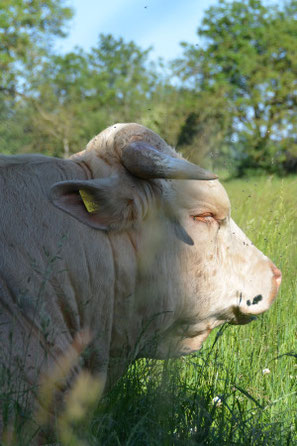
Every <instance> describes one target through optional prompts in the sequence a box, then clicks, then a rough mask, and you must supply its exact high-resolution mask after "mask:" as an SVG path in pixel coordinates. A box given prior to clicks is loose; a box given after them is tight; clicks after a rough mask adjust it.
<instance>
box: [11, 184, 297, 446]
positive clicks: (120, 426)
mask: <svg viewBox="0 0 297 446" xmlns="http://www.w3.org/2000/svg"><path fill="white" fill-rule="evenodd" d="M225 187H226V189H227V191H228V193H229V196H230V200H231V203H232V216H233V218H234V220H235V221H236V222H237V224H238V225H239V226H240V227H241V228H242V229H243V231H245V232H246V234H247V235H248V236H249V237H250V239H251V240H252V241H253V243H254V244H255V245H256V246H257V247H258V248H259V249H260V250H262V251H263V252H264V253H265V254H266V255H268V256H269V257H270V258H271V259H272V260H273V261H274V263H275V264H276V265H277V266H278V267H279V268H280V269H281V270H282V273H283V283H282V286H281V290H280V293H279V296H278V299H277V300H276V302H275V303H274V304H273V306H272V308H271V310H270V311H269V312H268V313H266V314H265V315H263V316H261V317H259V318H258V319H257V320H256V321H255V322H252V323H251V324H249V325H246V326H241V327H234V326H227V325H225V326H223V327H221V328H220V329H219V330H216V331H214V332H213V333H212V334H211V335H210V337H209V338H208V340H207V341H206V342H205V344H204V346H203V348H202V350H201V351H200V352H198V353H197V354H195V355H191V356H188V357H183V358H180V359H178V360H169V361H154V360H140V361H137V362H135V363H134V364H132V365H131V366H130V368H129V370H128V372H127V373H126V375H125V376H124V377H123V378H122V379H121V380H120V381H119V382H118V383H117V385H116V386H115V387H114V388H113V390H112V391H111V392H110V393H109V394H108V395H107V396H105V397H104V398H103V399H102V400H101V401H100V403H99V405H98V408H97V409H96V411H95V414H94V415H93V416H92V418H91V420H90V419H88V422H86V417H87V406H86V408H85V411H86V413H85V414H82V416H81V418H80V419H73V420H72V419H71V417H67V414H66V415H65V413H64V415H63V417H64V418H63V420H62V421H63V422H64V425H63V426H64V428H65V430H66V432H67V435H63V432H62V433H61V431H60V435H59V434H58V435H59V438H60V442H61V443H60V444H62V445H63V446H66V445H67V446H68V445H70V446H86V445H131V446H132V445H156V446H157V445H158V446H160V445H168V446H170V445H216V446H220V445H228V446H229V445H256V446H260V445H267V446H268V445H269V446H272V445H278V446H279V445H281V446H282V445H295V444H297V379H296V377H297V326H296V321H297V302H296V294H297V250H296V246H297V243H296V238H297V223H296V218H297V178H296V177H295V178H294V177H292V178H287V179H284V180H281V179H278V178H268V179H267V178H251V179H247V180H232V181H229V182H226V183H225ZM85 382H86V383H88V380H85ZM86 386H87V387H88V385H87V384H86ZM89 390H90V389H87V388H86V392H87V391H89ZM81 391H83V389H82V388H81V387H80V392H81ZM60 426H61V423H60ZM66 439H67V440H66ZM7 444H9V443H7ZM10 444H11V445H12V444H17V443H16V442H11V443H10ZM28 444H29V443H28ZM24 445H25V442H24V441H23V442H22V446H24Z"/></svg>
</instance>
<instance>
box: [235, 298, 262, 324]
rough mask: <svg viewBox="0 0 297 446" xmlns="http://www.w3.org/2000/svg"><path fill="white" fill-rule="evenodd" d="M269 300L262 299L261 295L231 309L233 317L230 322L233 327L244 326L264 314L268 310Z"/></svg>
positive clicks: (241, 302)
mask: <svg viewBox="0 0 297 446" xmlns="http://www.w3.org/2000/svg"><path fill="white" fill-rule="evenodd" d="M270 305H271V301H270V299H268V300H267V299H263V296H262V294H258V295H256V296H255V297H253V298H251V299H246V300H244V301H243V300H242V299H241V301H240V302H239V305H236V306H234V307H233V315H234V317H233V318H232V320H231V321H230V324H233V325H244V324H248V323H249V322H252V321H253V320H255V319H257V317H256V316H258V315H259V314H262V313H264V312H265V311H267V310H268V309H269V308H270Z"/></svg>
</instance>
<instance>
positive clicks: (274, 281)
mask: <svg viewBox="0 0 297 446" xmlns="http://www.w3.org/2000/svg"><path fill="white" fill-rule="evenodd" d="M269 267H270V269H271V271H272V278H271V290H270V294H269V295H268V296H267V297H266V298H265V296H264V295H262V294H258V295H256V296H253V297H252V298H248V299H243V301H242V302H241V303H240V305H239V306H237V307H235V308H234V316H235V318H234V320H232V322H231V323H233V324H246V323H248V322H250V321H251V320H253V319H254V316H257V315H259V314H261V313H264V312H265V311H267V310H268V309H269V308H270V306H271V304H272V302H273V301H274V299H275V298H276V296H277V293H278V290H279V287H280V284H281V281H282V273H281V271H280V270H279V269H278V268H277V267H276V266H275V265H274V263H272V262H270V261H269Z"/></svg>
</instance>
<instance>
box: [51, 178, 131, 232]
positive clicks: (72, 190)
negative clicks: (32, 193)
mask: <svg viewBox="0 0 297 446" xmlns="http://www.w3.org/2000/svg"><path fill="white" fill-rule="evenodd" d="M49 198H50V201H51V202H52V203H53V204H54V205H55V206H56V207H57V208H59V209H62V210H63V211H65V212H67V213H68V214H70V215H72V216H73V217H75V218H76V219H77V220H79V221H81V222H82V223H85V224H86V225H88V226H91V227H92V228H95V229H101V230H106V231H108V230H112V229H114V230H120V229H124V228H128V227H129V226H131V225H132V224H133V223H134V222H135V220H136V219H137V215H138V212H137V206H136V204H135V200H134V198H133V189H132V188H131V187H129V185H125V184H123V182H121V181H120V179H119V178H118V177H109V178H103V179H99V180H88V181H62V182H59V183H56V184H54V185H53V186H52V188H51V190H50V194H49Z"/></svg>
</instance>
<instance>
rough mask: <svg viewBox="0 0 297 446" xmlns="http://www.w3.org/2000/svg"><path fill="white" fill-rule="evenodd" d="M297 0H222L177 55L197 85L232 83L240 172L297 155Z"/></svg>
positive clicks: (229, 140) (228, 139)
mask: <svg viewBox="0 0 297 446" xmlns="http://www.w3.org/2000/svg"><path fill="white" fill-rule="evenodd" d="M296 18H297V1H296V0H290V1H289V2H287V3H285V4H279V5H271V4H270V5H267V6H265V5H264V3H262V2H261V1H260V0H243V1H240V2H239V1H233V2H230V1H228V0H221V1H220V2H219V5H218V6H215V7H211V8H209V9H208V11H207V12H206V15H205V17H204V20H203V23H202V26H201V28H200V29H198V36H199V37H200V38H202V39H203V42H204V47H202V48H199V47H197V46H196V45H192V44H186V43H185V44H184V58H183V59H182V60H180V61H178V62H177V63H176V66H177V67H178V74H179V76H180V77H181V79H182V80H183V81H187V82H189V85H190V86H191V87H192V88H193V89H195V90H196V91H201V92H204V93H205V94H206V93H209V94H217V92H218V91H224V113H225V114H226V115H229V116H230V123H231V124H230V128H229V129H228V130H226V134H225V138H224V143H225V144H227V145H228V146H229V147H230V149H231V151H232V153H233V154H235V156H236V158H237V162H238V170H239V173H240V174H241V173H243V172H244V171H245V170H246V169H249V168H252V169H253V168H262V169H265V170H267V171H270V172H273V171H276V170H278V171H279V170H281V168H282V166H283V165H284V164H283V162H284V161H285V158H286V156H287V155H286V154H288V153H290V156H292V154H294V155H296V156H297V114H296V106H297V96H296V93H297V81H296V78H297V20H296Z"/></svg>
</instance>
